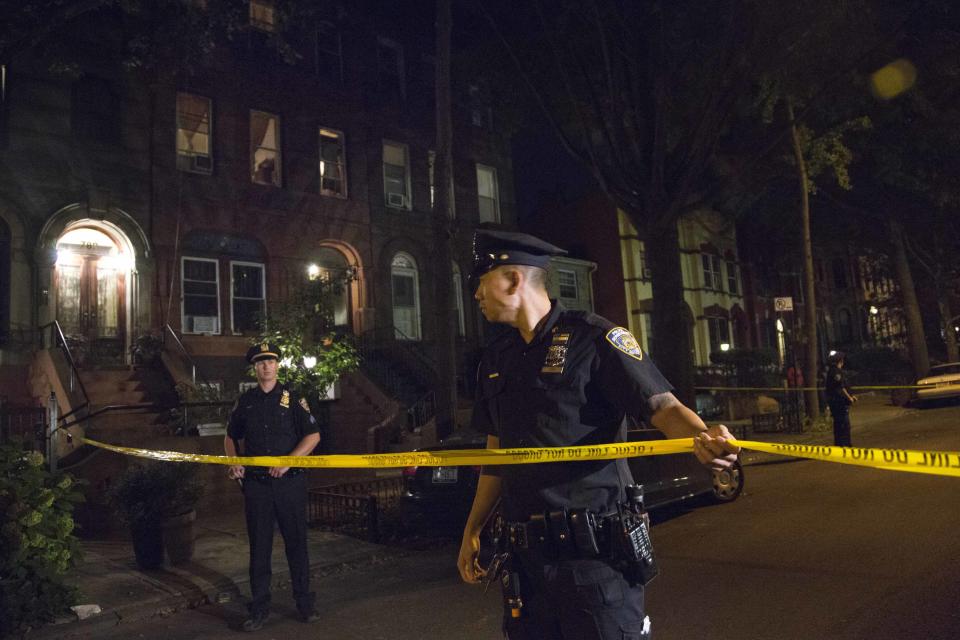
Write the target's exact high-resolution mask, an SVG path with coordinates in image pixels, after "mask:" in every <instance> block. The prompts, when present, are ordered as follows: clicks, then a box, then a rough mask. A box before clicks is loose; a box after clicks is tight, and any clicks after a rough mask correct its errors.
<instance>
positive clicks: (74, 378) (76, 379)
mask: <svg viewBox="0 0 960 640" xmlns="http://www.w3.org/2000/svg"><path fill="white" fill-rule="evenodd" d="M48 329H49V330H50V342H51V346H49V347H48V346H47V345H46V343H47V341H46V339H45V338H46V335H47V330H48ZM54 330H56V333H55V334H54V333H53V331H54ZM40 331H42V332H43V334H42V336H43V337H42V338H41V339H42V340H43V343H44V346H45V347H46V348H48V349H50V348H53V347H55V346H59V347H60V348H61V349H63V352H64V354H65V355H66V356H67V363H68V364H69V365H70V392H71V393H72V392H73V391H74V390H75V389H76V385H79V387H80V394H81V395H82V396H83V402H82V403H80V405H79V406H77V407H74V408H73V410H72V411H69V412H68V413H65V414H63V415H62V416H60V420H65V419H66V418H67V417H69V416H71V415H73V414H75V413H77V412H78V411H80V410H81V409H85V408H86V407H88V406H90V396H88V395H87V389H86V387H84V386H83V380H82V379H81V378H80V372H79V370H78V369H77V362H76V360H74V358H73V354H72V353H71V352H70V345H69V344H68V343H67V338H66V336H65V335H64V333H63V328H62V327H61V326H60V323H59V322H58V321H56V320H54V321H53V322H51V323H49V324H45V325H43V326H42V327H40ZM58 338H59V340H58ZM57 343H59V344H57Z"/></svg>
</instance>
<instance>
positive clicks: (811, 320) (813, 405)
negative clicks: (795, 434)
mask: <svg viewBox="0 0 960 640" xmlns="http://www.w3.org/2000/svg"><path fill="white" fill-rule="evenodd" d="M787 114H788V115H789V117H790V134H791V138H792V140H793V155H794V157H795V158H796V161H797V173H798V176H799V178H800V216H801V218H802V220H803V288H804V323H805V324H806V327H805V334H806V336H805V337H806V347H807V349H806V358H805V360H806V362H805V363H804V364H805V365H806V366H805V368H804V378H805V379H806V380H809V381H810V383H809V385H808V389H810V390H808V391H805V392H804V398H805V400H806V405H807V417H809V418H810V419H811V420H816V419H817V418H819V417H820V398H819V396H818V395H817V391H816V389H813V381H814V380H816V379H817V370H818V369H819V363H818V351H817V299H816V293H815V292H814V289H813V248H812V244H811V242H810V184H809V181H808V179H807V163H806V161H805V160H804V159H803V149H802V148H801V147H800V134H799V132H798V131H797V123H796V121H795V120H794V117H793V104H792V103H791V102H790V101H787Z"/></svg>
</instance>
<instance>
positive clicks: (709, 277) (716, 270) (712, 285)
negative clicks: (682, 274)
mask: <svg viewBox="0 0 960 640" xmlns="http://www.w3.org/2000/svg"><path fill="white" fill-rule="evenodd" d="M700 259H701V261H702V263H703V288H704V289H714V290H716V291H723V280H722V278H723V275H722V274H721V272H720V256H715V255H711V254H709V253H704V254H701V256H700Z"/></svg>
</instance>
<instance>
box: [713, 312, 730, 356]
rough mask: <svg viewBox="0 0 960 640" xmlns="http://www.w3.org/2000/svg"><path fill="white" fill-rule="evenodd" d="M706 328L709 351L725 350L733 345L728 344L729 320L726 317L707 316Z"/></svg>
mask: <svg viewBox="0 0 960 640" xmlns="http://www.w3.org/2000/svg"><path fill="white" fill-rule="evenodd" d="M707 329H708V330H709V332H710V353H716V352H718V351H726V350H727V349H730V348H731V347H732V346H733V345H732V344H730V322H729V321H728V320H727V319H726V318H707ZM724 345H726V346H724Z"/></svg>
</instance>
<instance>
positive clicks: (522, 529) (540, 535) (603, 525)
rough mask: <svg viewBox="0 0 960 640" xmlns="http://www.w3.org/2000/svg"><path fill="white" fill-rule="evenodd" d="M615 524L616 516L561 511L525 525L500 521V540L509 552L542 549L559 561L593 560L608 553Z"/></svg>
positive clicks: (537, 518) (535, 518)
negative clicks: (567, 559)
mask: <svg viewBox="0 0 960 640" xmlns="http://www.w3.org/2000/svg"><path fill="white" fill-rule="evenodd" d="M614 521H619V516H618V514H617V513H616V512H614V513H609V514H597V513H595V512H593V511H589V510H587V509H573V510H570V511H567V510H565V509H563V510H559V511H550V512H547V513H544V514H539V513H538V514H533V515H532V516H530V519H529V520H527V521H525V522H507V521H503V522H502V523H501V533H500V536H502V538H503V541H504V544H505V546H506V547H507V548H508V549H509V550H512V551H523V550H529V549H535V548H543V549H544V550H545V551H547V552H550V551H552V552H554V553H556V554H558V555H559V556H562V557H579V558H592V557H596V556H598V555H601V553H604V554H605V553H607V552H608V551H609V549H610V545H609V532H610V531H611V530H612V529H614V527H612V526H611V524H613V522H614Z"/></svg>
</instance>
